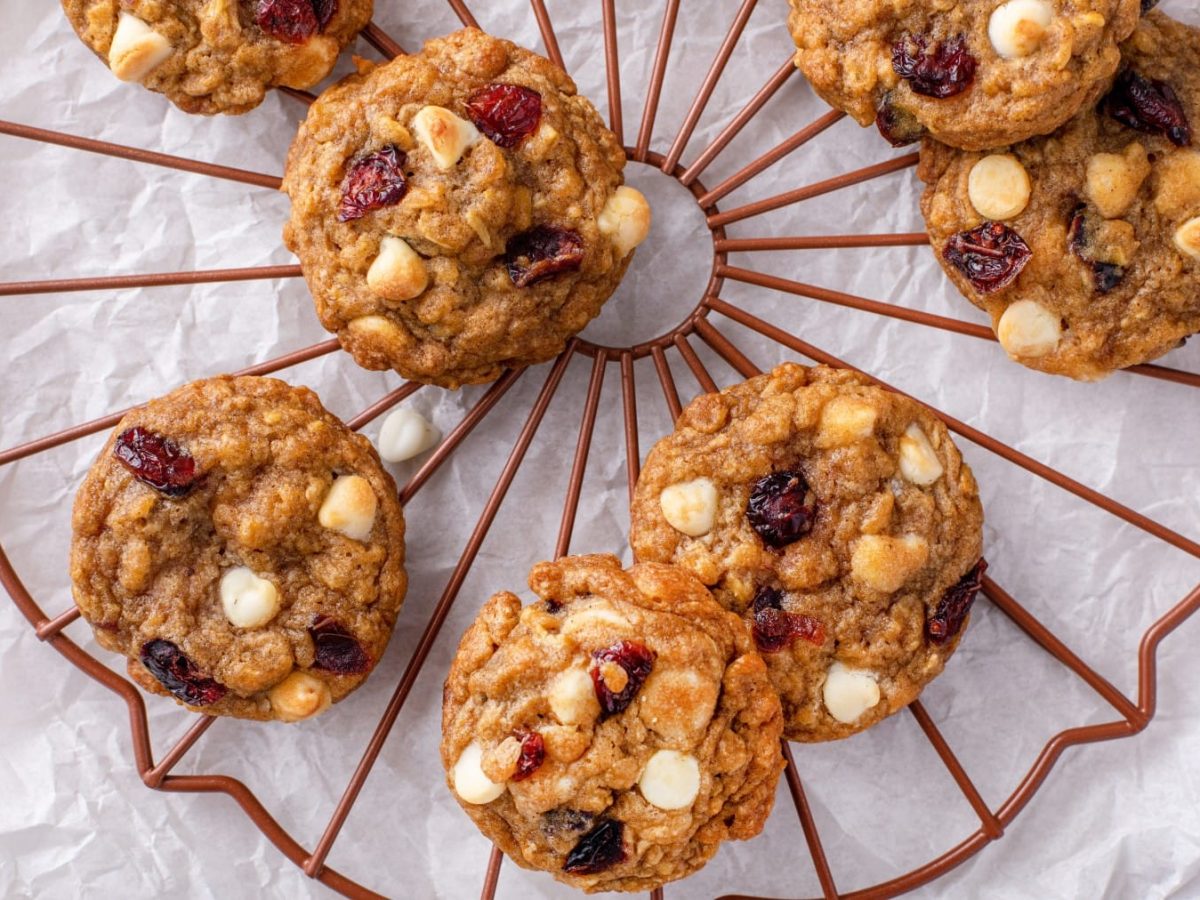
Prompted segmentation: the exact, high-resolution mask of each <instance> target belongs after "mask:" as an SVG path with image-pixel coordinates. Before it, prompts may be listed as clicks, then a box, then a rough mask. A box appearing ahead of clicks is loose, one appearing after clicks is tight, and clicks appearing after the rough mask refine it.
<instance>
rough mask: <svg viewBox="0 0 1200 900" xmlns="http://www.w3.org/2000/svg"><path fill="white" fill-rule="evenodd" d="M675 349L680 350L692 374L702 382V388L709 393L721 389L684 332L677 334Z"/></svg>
mask: <svg viewBox="0 0 1200 900" xmlns="http://www.w3.org/2000/svg"><path fill="white" fill-rule="evenodd" d="M675 349H677V350H678V351H679V355H680V356H682V357H683V361H684V362H685V363H687V366H688V368H689V369H691V370H692V374H693V375H694V376H695V377H696V381H698V382H699V383H700V387H701V389H703V390H704V391H707V392H709V393H712V392H714V391H717V390H719V389H718V388H717V383H716V382H715V381H713V377H712V375H710V374H709V373H708V369H706V368H705V367H704V363H702V362H701V361H700V357H699V356H697V355H696V351H695V350H693V349H692V345H691V344H689V343H688V340H687V338H686V337H684V336H683V335H682V334H677V335H675Z"/></svg>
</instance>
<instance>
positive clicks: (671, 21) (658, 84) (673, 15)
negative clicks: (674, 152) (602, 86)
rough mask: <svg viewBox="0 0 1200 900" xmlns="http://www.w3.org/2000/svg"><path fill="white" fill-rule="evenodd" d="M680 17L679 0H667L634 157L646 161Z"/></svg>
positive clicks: (639, 160)
mask: <svg viewBox="0 0 1200 900" xmlns="http://www.w3.org/2000/svg"><path fill="white" fill-rule="evenodd" d="M678 17H679V0H667V7H666V9H665V10H663V18H662V26H661V27H660V28H659V32H658V46H657V47H655V50H654V68H653V69H652V70H651V73H650V85H649V87H648V88H647V90H646V105H645V107H644V108H643V109H642V124H641V127H640V128H639V129H638V141H637V147H636V148H635V149H634V152H633V158H634V159H636V160H637V161H638V162H645V161H646V156H647V154H648V153H649V152H650V142H651V140H653V138H654V120H655V119H656V118H657V117H658V101H659V99H660V98H661V97H662V88H663V81H664V80H666V77H667V60H669V59H670V58H671V44H672V42H673V40H674V37H675V21H676V19H677V18H678Z"/></svg>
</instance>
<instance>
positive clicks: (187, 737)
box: [142, 714, 217, 788]
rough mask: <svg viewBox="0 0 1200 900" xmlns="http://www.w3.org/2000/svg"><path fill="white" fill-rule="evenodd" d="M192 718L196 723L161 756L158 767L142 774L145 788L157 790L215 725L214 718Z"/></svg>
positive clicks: (194, 715) (196, 716)
mask: <svg viewBox="0 0 1200 900" xmlns="http://www.w3.org/2000/svg"><path fill="white" fill-rule="evenodd" d="M193 718H194V719H195V720H196V721H195V722H193V723H192V726H191V727H190V728H189V729H188V730H187V731H185V732H184V734H183V737H181V738H180V739H179V740H178V741H177V742H176V743H175V746H174V747H172V748H171V749H170V750H168V751H167V752H166V753H165V754H164V755H163V758H162V759H160V760H159V761H158V765H156V766H154V767H153V768H151V769H149V770H147V771H145V772H143V773H142V781H144V782H145V783H146V786H147V787H152V788H157V787H158V786H159V785H161V784H162V782H163V779H164V778H166V777H167V775H169V774H170V772H171V770H172V769H174V768H175V766H177V765H178V764H179V761H180V760H181V759H183V757H184V756H186V755H187V752H188V751H189V750H191V749H192V747H194V746H195V744H196V742H197V741H198V740H200V738H201V736H202V735H203V734H204V733H205V732H206V731H208V729H209V728H211V727H212V726H213V725H215V724H216V721H217V717H216V716H205V715H199V714H193Z"/></svg>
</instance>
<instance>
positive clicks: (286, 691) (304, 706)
mask: <svg viewBox="0 0 1200 900" xmlns="http://www.w3.org/2000/svg"><path fill="white" fill-rule="evenodd" d="M267 699H268V700H270V701H271V709H272V710H274V712H275V713H276V715H278V716H279V719H280V720H281V721H284V722H299V721H300V720H301V719H308V718H311V717H312V716H315V715H317V714H318V713H322V712H324V711H325V710H327V709H329V706H330V704H331V703H333V695H332V694H331V693H330V692H329V685H327V684H326V683H325V682H324V681H322V680H321V679H320V678H317V677H316V676H315V675H309V674H308V673H307V672H300V671H295V672H292V674H291V675H289V676H288V677H287V678H285V679H283V681H281V682H279V684H277V685H275V687H273V688H271V690H270V691H269V692H268V693H267Z"/></svg>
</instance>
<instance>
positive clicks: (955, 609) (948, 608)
mask: <svg viewBox="0 0 1200 900" xmlns="http://www.w3.org/2000/svg"><path fill="white" fill-rule="evenodd" d="M987 567H988V564H987V560H986V559H981V560H979V562H977V563H975V568H973V569H971V571H969V572H968V573H967V574H966V575H964V576H963V577H962V578H960V579H959V581H958V583H957V584H953V585H951V586H950V587H949V588H948V589H947V590H946V593H945V594H943V595H942V599H941V601H940V602H939V603H938V607H937V611H936V612H935V613H934V614H933V615H932V616H930V617H929V619H928V620H927V621H926V622H925V636H926V637H927V638H929V642H930V643H931V644H944V643H946V642H947V641H949V640H950V639H951V638H952V637H954V636H955V635H956V634H958V632H959V629H961V628H962V624H963V620H964V619H965V618H966V617H967V614H968V613H969V612H970V611H971V604H972V603H974V602H975V595H976V594H978V593H979V589H980V588H981V587H982V586H983V573H984V572H986V571H987Z"/></svg>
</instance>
